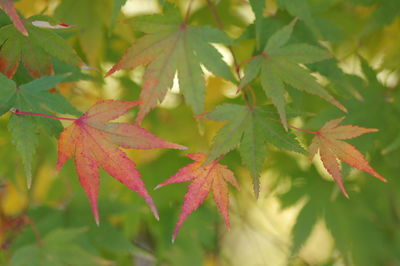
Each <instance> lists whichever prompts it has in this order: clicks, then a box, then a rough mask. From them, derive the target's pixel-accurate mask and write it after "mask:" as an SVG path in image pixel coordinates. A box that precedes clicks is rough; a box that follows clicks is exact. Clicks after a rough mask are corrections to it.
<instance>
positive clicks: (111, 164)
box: [57, 100, 186, 224]
mask: <svg viewBox="0 0 400 266" xmlns="http://www.w3.org/2000/svg"><path fill="white" fill-rule="evenodd" d="M139 103H140V102H139V101H121V100H105V101H100V102H97V103H96V104H95V105H93V106H92V107H91V108H90V109H89V110H88V111H87V112H86V113H85V114H83V115H82V116H81V117H80V118H79V119H76V120H75V121H74V122H73V123H72V124H71V125H70V126H69V127H67V128H66V129H65V130H64V131H63V132H62V133H61V136H60V139H59V141H58V162H57V170H59V169H60V168H61V167H62V166H63V165H64V163H65V162H66V161H67V160H69V159H70V158H71V157H72V156H74V157H75V167H76V171H77V173H78V176H79V181H80V183H81V185H82V187H83V188H84V189H85V192H86V194H87V195H88V198H89V201H90V204H91V207H92V210H93V214H94V217H95V220H96V223H97V224H98V223H99V214H98V209H97V195H98V187H99V182H100V180H99V172H98V168H99V167H101V168H103V169H104V170H105V171H106V172H107V173H109V174H110V175H111V176H112V177H114V178H115V179H117V180H118V181H120V182H121V183H122V184H124V185H125V186H127V187H128V188H130V189H132V190H133V191H136V192H137V193H138V194H139V195H140V196H141V197H143V198H144V199H145V201H146V202H147V203H148V204H149V205H150V208H151V210H152V211H153V213H154V216H155V217H156V218H157V219H158V214H157V209H156V207H155V205H154V202H153V200H152V198H151V197H150V195H149V194H148V192H147V190H146V188H145V186H144V183H143V181H142V180H141V179H140V173H139V172H138V171H137V170H136V168H135V163H134V162H132V161H131V160H130V159H129V158H128V156H127V155H126V154H125V153H124V152H123V151H121V150H120V149H118V147H122V148H129V149H154V148H171V149H186V147H184V146H181V145H177V144H174V143H171V142H167V141H164V140H162V139H160V138H158V137H156V136H155V135H153V134H151V133H149V132H148V131H147V130H145V129H144V128H140V127H139V126H137V125H134V124H127V123H112V122H108V121H110V120H113V119H116V118H117V117H119V116H121V115H122V114H124V113H126V112H127V111H128V110H129V109H131V108H133V107H134V106H136V105H138V104H139Z"/></svg>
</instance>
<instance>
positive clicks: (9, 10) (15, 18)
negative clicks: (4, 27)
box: [0, 0, 28, 36]
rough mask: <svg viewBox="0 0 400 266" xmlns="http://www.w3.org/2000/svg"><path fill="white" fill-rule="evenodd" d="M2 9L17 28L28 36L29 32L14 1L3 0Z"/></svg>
mask: <svg viewBox="0 0 400 266" xmlns="http://www.w3.org/2000/svg"><path fill="white" fill-rule="evenodd" d="M0 5H1V7H2V8H3V9H4V11H5V12H6V14H7V15H8V16H9V17H10V18H11V20H12V22H13V23H14V26H15V28H17V30H18V31H19V32H20V33H22V34H23V35H25V36H28V31H27V30H26V28H25V26H24V23H23V21H22V19H21V18H20V17H19V15H18V13H17V10H16V9H15V6H14V1H13V0H1V2H0Z"/></svg>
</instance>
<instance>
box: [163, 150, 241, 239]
mask: <svg viewBox="0 0 400 266" xmlns="http://www.w3.org/2000/svg"><path fill="white" fill-rule="evenodd" d="M187 156H188V157H189V158H190V159H192V160H194V161H195V162H193V163H191V164H188V165H187V166H185V167H183V168H181V169H179V171H178V172H177V173H176V174H175V175H173V176H172V177H170V178H169V179H168V180H166V181H165V182H163V183H161V184H159V185H158V186H157V187H156V189H157V188H160V187H162V186H165V185H169V184H174V183H182V182H187V181H192V183H191V184H190V185H189V188H188V191H187V192H186V195H185V200H184V202H183V206H182V212H181V214H180V216H179V220H178V222H177V224H176V227H175V230H174V235H173V236H172V241H175V238H176V236H177V234H178V231H179V229H180V228H181V226H182V224H183V222H184V221H185V219H186V218H187V217H188V216H189V214H190V213H192V212H193V211H194V210H196V209H197V208H198V207H199V206H200V205H201V204H202V203H203V202H204V200H205V199H206V197H207V195H208V194H209V193H210V190H211V189H212V191H213V195H214V200H215V202H216V204H217V206H218V209H219V211H220V212H221V214H222V216H223V217H224V220H225V224H226V226H227V227H228V228H230V223H229V191H228V184H227V182H229V183H231V184H232V185H233V186H235V187H236V188H238V189H239V185H238V183H237V182H236V179H235V177H234V175H233V173H232V171H230V170H229V169H227V167H226V166H225V165H221V164H218V160H215V161H213V162H211V163H209V164H207V165H204V163H205V162H206V160H207V156H206V155H205V154H204V153H195V154H187Z"/></svg>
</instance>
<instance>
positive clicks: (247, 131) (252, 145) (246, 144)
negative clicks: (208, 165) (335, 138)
mask: <svg viewBox="0 0 400 266" xmlns="http://www.w3.org/2000/svg"><path fill="white" fill-rule="evenodd" d="M275 113H276V112H273V111H271V108H269V107H255V108H250V107H248V106H245V105H236V104H224V105H221V106H219V107H217V108H216V109H215V110H214V111H212V112H211V113H208V114H207V115H205V117H206V118H210V119H212V120H216V121H228V123H227V124H226V125H225V126H224V127H222V128H221V129H220V130H219V131H218V133H217V135H216V136H215V138H214V140H213V145H212V147H211V150H210V155H209V158H208V161H207V162H210V161H212V160H215V159H216V158H218V157H219V156H221V155H223V154H225V153H227V152H229V151H231V150H233V149H234V148H236V147H237V146H238V145H240V147H239V153H240V156H241V157H242V162H243V164H244V165H246V166H247V167H248V168H249V170H250V173H251V176H252V179H253V183H254V192H255V194H256V196H258V192H259V177H260V172H261V170H262V166H263V163H264V160H265V157H266V147H265V145H266V143H267V142H269V143H272V144H273V145H274V146H276V147H278V148H280V149H285V150H289V151H294V152H298V153H304V149H303V148H302V147H301V146H300V145H299V142H298V141H297V139H296V138H295V135H293V134H291V133H288V132H285V130H284V129H283V128H282V126H281V125H280V124H279V123H278V122H276V121H272V120H269V119H271V118H272V119H273V120H275V119H276V118H275V117H276V115H274V114H275Z"/></svg>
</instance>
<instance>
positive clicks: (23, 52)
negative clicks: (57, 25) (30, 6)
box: [0, 16, 81, 78]
mask: <svg viewBox="0 0 400 266" xmlns="http://www.w3.org/2000/svg"><path fill="white" fill-rule="evenodd" d="M39 18H40V20H43V19H44V17H43V16H40V17H39ZM35 20H36V18H35V17H31V18H30V19H29V20H27V21H26V22H25V24H24V25H25V27H26V30H27V32H28V33H29V36H24V35H22V34H21V33H20V32H18V30H17V29H16V28H15V27H14V26H13V25H7V26H4V27H2V28H0V72H1V73H3V74H4V75H6V76H8V77H9V78H12V77H13V76H14V74H15V72H16V71H17V69H18V66H19V65H20V63H22V64H23V66H24V67H25V68H26V70H27V71H28V73H29V74H30V75H31V76H32V77H34V78H38V77H41V76H44V75H50V74H52V73H53V66H52V59H53V58H56V59H58V60H60V61H63V62H65V63H68V64H71V65H75V66H78V65H79V64H80V63H81V61H80V59H79V57H78V56H77V54H76V53H75V51H74V50H73V49H72V48H71V47H70V46H69V45H68V44H67V42H66V41H65V40H64V39H63V38H61V37H60V36H59V35H57V34H56V33H54V32H53V31H52V30H51V29H42V28H38V27H36V26H34V25H32V21H35Z"/></svg>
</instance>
